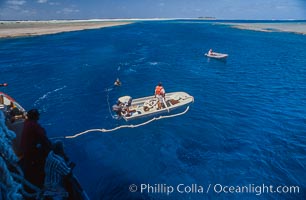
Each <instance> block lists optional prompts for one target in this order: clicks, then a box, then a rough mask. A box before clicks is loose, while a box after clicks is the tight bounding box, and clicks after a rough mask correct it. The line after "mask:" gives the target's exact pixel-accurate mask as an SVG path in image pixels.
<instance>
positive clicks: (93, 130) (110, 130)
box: [65, 106, 189, 139]
mask: <svg viewBox="0 0 306 200" xmlns="http://www.w3.org/2000/svg"><path fill="white" fill-rule="evenodd" d="M188 110H189V106H188V107H187V108H186V110H185V111H183V112H181V113H177V114H173V115H166V116H159V117H154V118H153V119H150V120H148V121H146V122H143V123H141V124H136V125H134V124H131V125H122V126H117V127H115V128H112V129H104V128H103V129H89V130H86V131H83V132H81V133H78V134H75V135H71V136H65V138H66V139H72V138H76V137H79V136H81V135H85V134H87V133H89V132H112V131H116V130H118V129H121V128H137V127H140V126H144V125H146V124H149V123H151V122H153V121H157V120H160V119H165V118H171V117H177V116H180V115H183V114H185V113H186V112H187V111H188Z"/></svg>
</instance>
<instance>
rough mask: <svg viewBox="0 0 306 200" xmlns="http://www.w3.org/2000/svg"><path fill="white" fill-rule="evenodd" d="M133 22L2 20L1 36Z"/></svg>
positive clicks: (41, 33)
mask: <svg viewBox="0 0 306 200" xmlns="http://www.w3.org/2000/svg"><path fill="white" fill-rule="evenodd" d="M130 23H133V22H132V21H92V20H54V21H0V38H12V37H25V36H37V35H46V34H55V33H62V32H70V31H80V30H87V29H98V28H104V27H111V26H119V25H126V24H130Z"/></svg>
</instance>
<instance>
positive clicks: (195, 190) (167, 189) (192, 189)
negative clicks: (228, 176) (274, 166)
mask: <svg viewBox="0 0 306 200" xmlns="http://www.w3.org/2000/svg"><path fill="white" fill-rule="evenodd" d="M129 190H130V192H140V193H141V194H165V195H167V196H169V195H171V194H173V193H178V194H208V193H216V194H222V193H224V194H247V193H249V194H255V195H257V196H259V195H262V194H299V193H300V187H299V186H286V185H279V186H273V185H265V184H262V185H255V184H248V185H236V186H229V185H223V184H219V183H217V184H208V185H201V184H183V183H181V184H177V185H169V184H164V183H158V184H139V185H136V184H131V185H130V186H129Z"/></svg>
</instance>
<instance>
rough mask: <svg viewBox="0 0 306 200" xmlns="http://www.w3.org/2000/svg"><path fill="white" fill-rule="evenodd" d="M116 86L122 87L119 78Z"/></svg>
mask: <svg viewBox="0 0 306 200" xmlns="http://www.w3.org/2000/svg"><path fill="white" fill-rule="evenodd" d="M114 85H115V86H121V82H120V80H119V78H117V80H116V81H115V83H114Z"/></svg>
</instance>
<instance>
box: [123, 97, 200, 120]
mask: <svg viewBox="0 0 306 200" xmlns="http://www.w3.org/2000/svg"><path fill="white" fill-rule="evenodd" d="M118 101H120V102H121V103H123V104H128V102H129V103H130V106H128V111H127V110H126V109H123V110H122V111H121V116H122V117H123V118H124V119H125V120H126V121H129V120H132V119H138V118H141V117H147V116H152V115H158V114H162V113H167V112H171V111H173V110H175V109H178V108H181V107H183V106H186V107H187V105H189V104H191V103H193V102H194V98H193V96H190V95H189V94H187V93H186V92H172V93H166V95H165V98H164V100H163V103H162V108H161V109H158V105H157V104H158V99H157V98H155V96H148V97H142V98H138V99H133V100H132V101H131V97H130V96H124V97H120V98H119V100H118ZM130 101H131V102H130Z"/></svg>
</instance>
